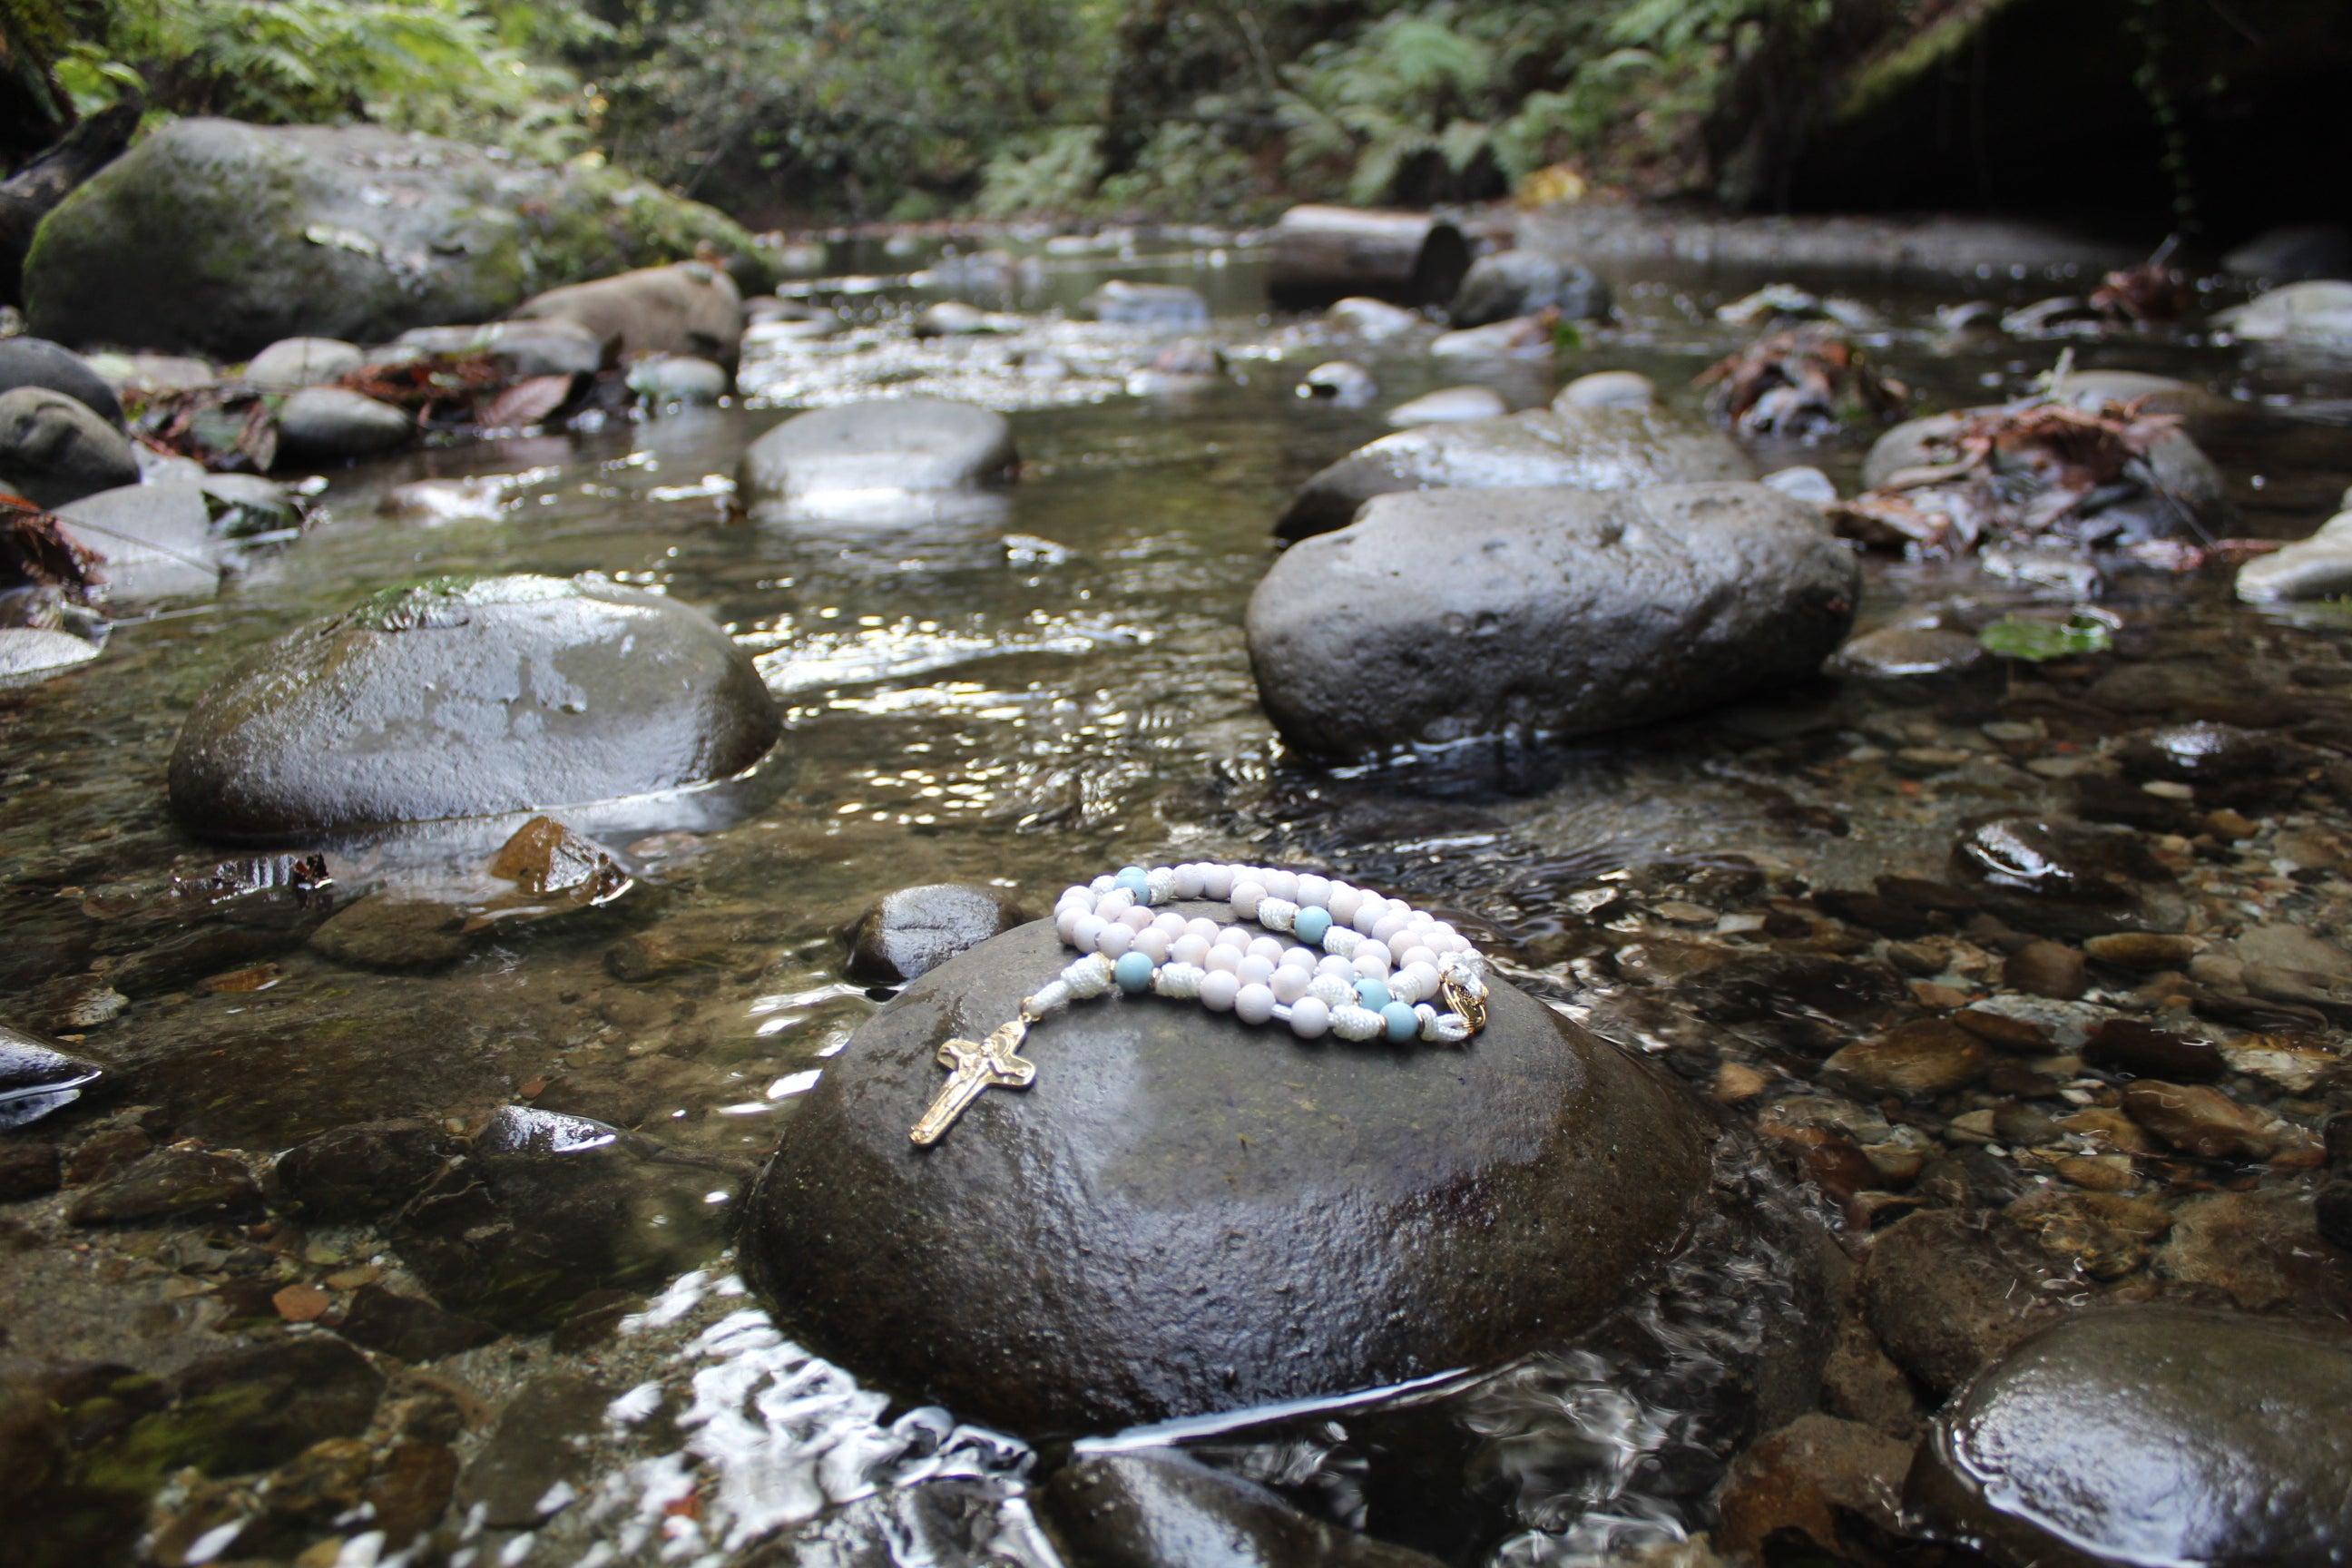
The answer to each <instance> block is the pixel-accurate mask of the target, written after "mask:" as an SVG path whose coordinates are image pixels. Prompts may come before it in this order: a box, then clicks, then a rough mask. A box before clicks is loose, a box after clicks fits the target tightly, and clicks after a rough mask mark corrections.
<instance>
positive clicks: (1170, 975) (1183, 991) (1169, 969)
mask: <svg viewBox="0 0 2352 1568" xmlns="http://www.w3.org/2000/svg"><path fill="white" fill-rule="evenodd" d="M1208 978H1209V974H1208V971H1206V970H1204V969H1202V968H1200V967H1199V966H1198V965H1196V964H1191V963H1168V964H1162V965H1161V966H1160V968H1158V969H1155V970H1153V971H1152V972H1151V988H1152V989H1153V990H1154V991H1157V992H1158V993H1160V994H1161V995H1162V996H1173V997H1175V998H1177V999H1178V1000H1179V1001H1184V1002H1189V1001H1191V1000H1192V998H1193V997H1195V996H1198V995H1199V994H1201V986H1202V984H1203V983H1205V982H1206V981H1207V980H1208Z"/></svg>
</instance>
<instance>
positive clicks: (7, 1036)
mask: <svg viewBox="0 0 2352 1568" xmlns="http://www.w3.org/2000/svg"><path fill="white" fill-rule="evenodd" d="M102 1072H103V1069H101V1068H100V1067H99V1065H98V1064H97V1063H96V1062H93V1061H89V1060H87V1059H85V1058H81V1057H75V1056H68V1055H67V1054H66V1053H65V1052H63V1051H61V1050H59V1049H58V1048H57V1047H55V1046H53V1045H50V1044H49V1043H48V1042H47V1040H44V1039H41V1038H40V1037H37V1036H36V1035H31V1034H28V1033H26V1031H24V1030H22V1029H16V1028H12V1027H10V1026H8V1025H6V1024H0V1131H6V1130H7V1129H9V1128H12V1127H23V1126H25V1125H26V1124H27V1123H29V1122H33V1121H39V1120H40V1119H41V1118H42V1117H44V1116H47V1115H48V1114H49V1113H50V1112H51V1111H53V1110H58V1109H60V1108H62V1107H64V1106H67V1105H70V1104H71V1103H73V1101H75V1100H78V1099H79V1098H80V1097H81V1092H82V1090H84V1089H88V1088H89V1086H90V1085H91V1084H93V1083H96V1082H97V1081H98V1079H100V1077H101V1076H102Z"/></svg>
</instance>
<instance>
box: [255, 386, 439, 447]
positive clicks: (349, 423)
mask: <svg viewBox="0 0 2352 1568" xmlns="http://www.w3.org/2000/svg"><path fill="white" fill-rule="evenodd" d="M415 439H416V421H415V419H413V418H411V417H410V416H408V414H407V412H406V411H405V410H403V409H398V408H394V406H393V405H391V404H389V403H378V402H377V401H376V400H375V399H374V398H373V397H369V396H367V395H364V394H362V393H357V392H348V391H345V390H344V389H343V388H341V387H340V386H309V387H304V388H303V389H302V390H301V391H299V392H298V393H296V394H294V395H292V396H291V397H289V398H288V399H287V400H286V405H285V406H284V407H282V408H280V409H279V410H278V442H279V445H280V446H281V447H282V448H283V449H284V451H285V454H286V455H287V456H289V457H294V458H327V459H333V458H371V457H374V456H375V455H377V454H378V453H381V452H391V451H396V450H398V449H399V448H400V447H405V446H407V445H408V444H409V443H410V442H412V441H414V440H415Z"/></svg>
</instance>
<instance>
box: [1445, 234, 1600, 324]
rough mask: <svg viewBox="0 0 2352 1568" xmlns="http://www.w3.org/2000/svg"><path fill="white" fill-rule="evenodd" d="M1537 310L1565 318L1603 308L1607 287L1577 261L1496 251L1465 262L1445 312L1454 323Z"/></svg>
mask: <svg viewBox="0 0 2352 1568" xmlns="http://www.w3.org/2000/svg"><path fill="white" fill-rule="evenodd" d="M1538 310H1558V311H1559V313H1560V315H1561V316H1562V317H1564V318H1565V319H1567V320H1569V321H1580V320H1583V319H1585V318H1587V317H1594V316H1605V315H1607V314H1608V313H1609V286H1608V285H1607V284H1605V283H1603V282H1601V279H1598V278H1595V277H1594V276H1593V275H1592V269H1591V268H1589V267H1587V266H1585V265H1584V264H1583V263H1582V262H1580V261H1570V260H1567V259H1565V258H1561V257H1557V256H1546V255H1545V254H1543V253H1542V252H1541V251H1538V250H1498V251H1496V253H1495V254H1494V255H1492V256H1482V257H1480V258H1478V259H1477V260H1475V261H1474V262H1472V263H1471V264H1470V270H1469V271H1468V272H1466V273H1465V274H1463V277H1462V287H1461V288H1459V289H1456V290H1455V291H1454V303H1453V305H1452V306H1451V307H1449V308H1448V309H1447V310H1446V315H1447V317H1448V318H1449V319H1450V320H1451V321H1453V322H1454V325H1455V326H1457V327H1483V326H1486V324H1488V323H1489V322H1492V321H1508V320H1509V319H1510V318H1512V317H1514V316H1532V315H1534V314H1535V313H1536V312H1537V311H1538Z"/></svg>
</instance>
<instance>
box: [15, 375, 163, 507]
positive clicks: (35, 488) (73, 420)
mask: <svg viewBox="0 0 2352 1568" xmlns="http://www.w3.org/2000/svg"><path fill="white" fill-rule="evenodd" d="M138 482H139V458H138V457H137V455H136V454H135V453H134V452H133V451H132V450H131V442H130V440H129V438H128V437H125V436H124V435H123V434H122V432H121V431H120V430H117V429H116V428H115V427H114V426H111V425H110V424H108V423H107V422H106V420H105V418H104V417H103V416H100V414H99V413H98V412H97V411H95V410H94V409H92V408H91V407H90V406H89V405H88V404H87V403H84V402H83V401H82V400H81V399H80V398H79V397H75V396H72V395H69V394H67V393H63V392H53V391H51V390H50V389H49V388H47V387H46V386H19V387H16V388H15V389H14V390H13V391H9V392H0V488H5V489H13V490H15V491H16V493H17V494H18V495H21V496H23V497H24V498H25V499H26V500H29V501H31V502H32V503H33V504H34V505H36V506H40V507H46V508H47V509H49V510H52V511H54V510H57V509H58V507H60V506H63V505H64V504H65V503H66V502H68V501H73V500H80V499H81V498H82V497H84V496H87V495H95V494H97V493H98V492H99V491H100V490H106V489H113V488H114V487H116V486H117V485H134V484H137V483H138Z"/></svg>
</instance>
